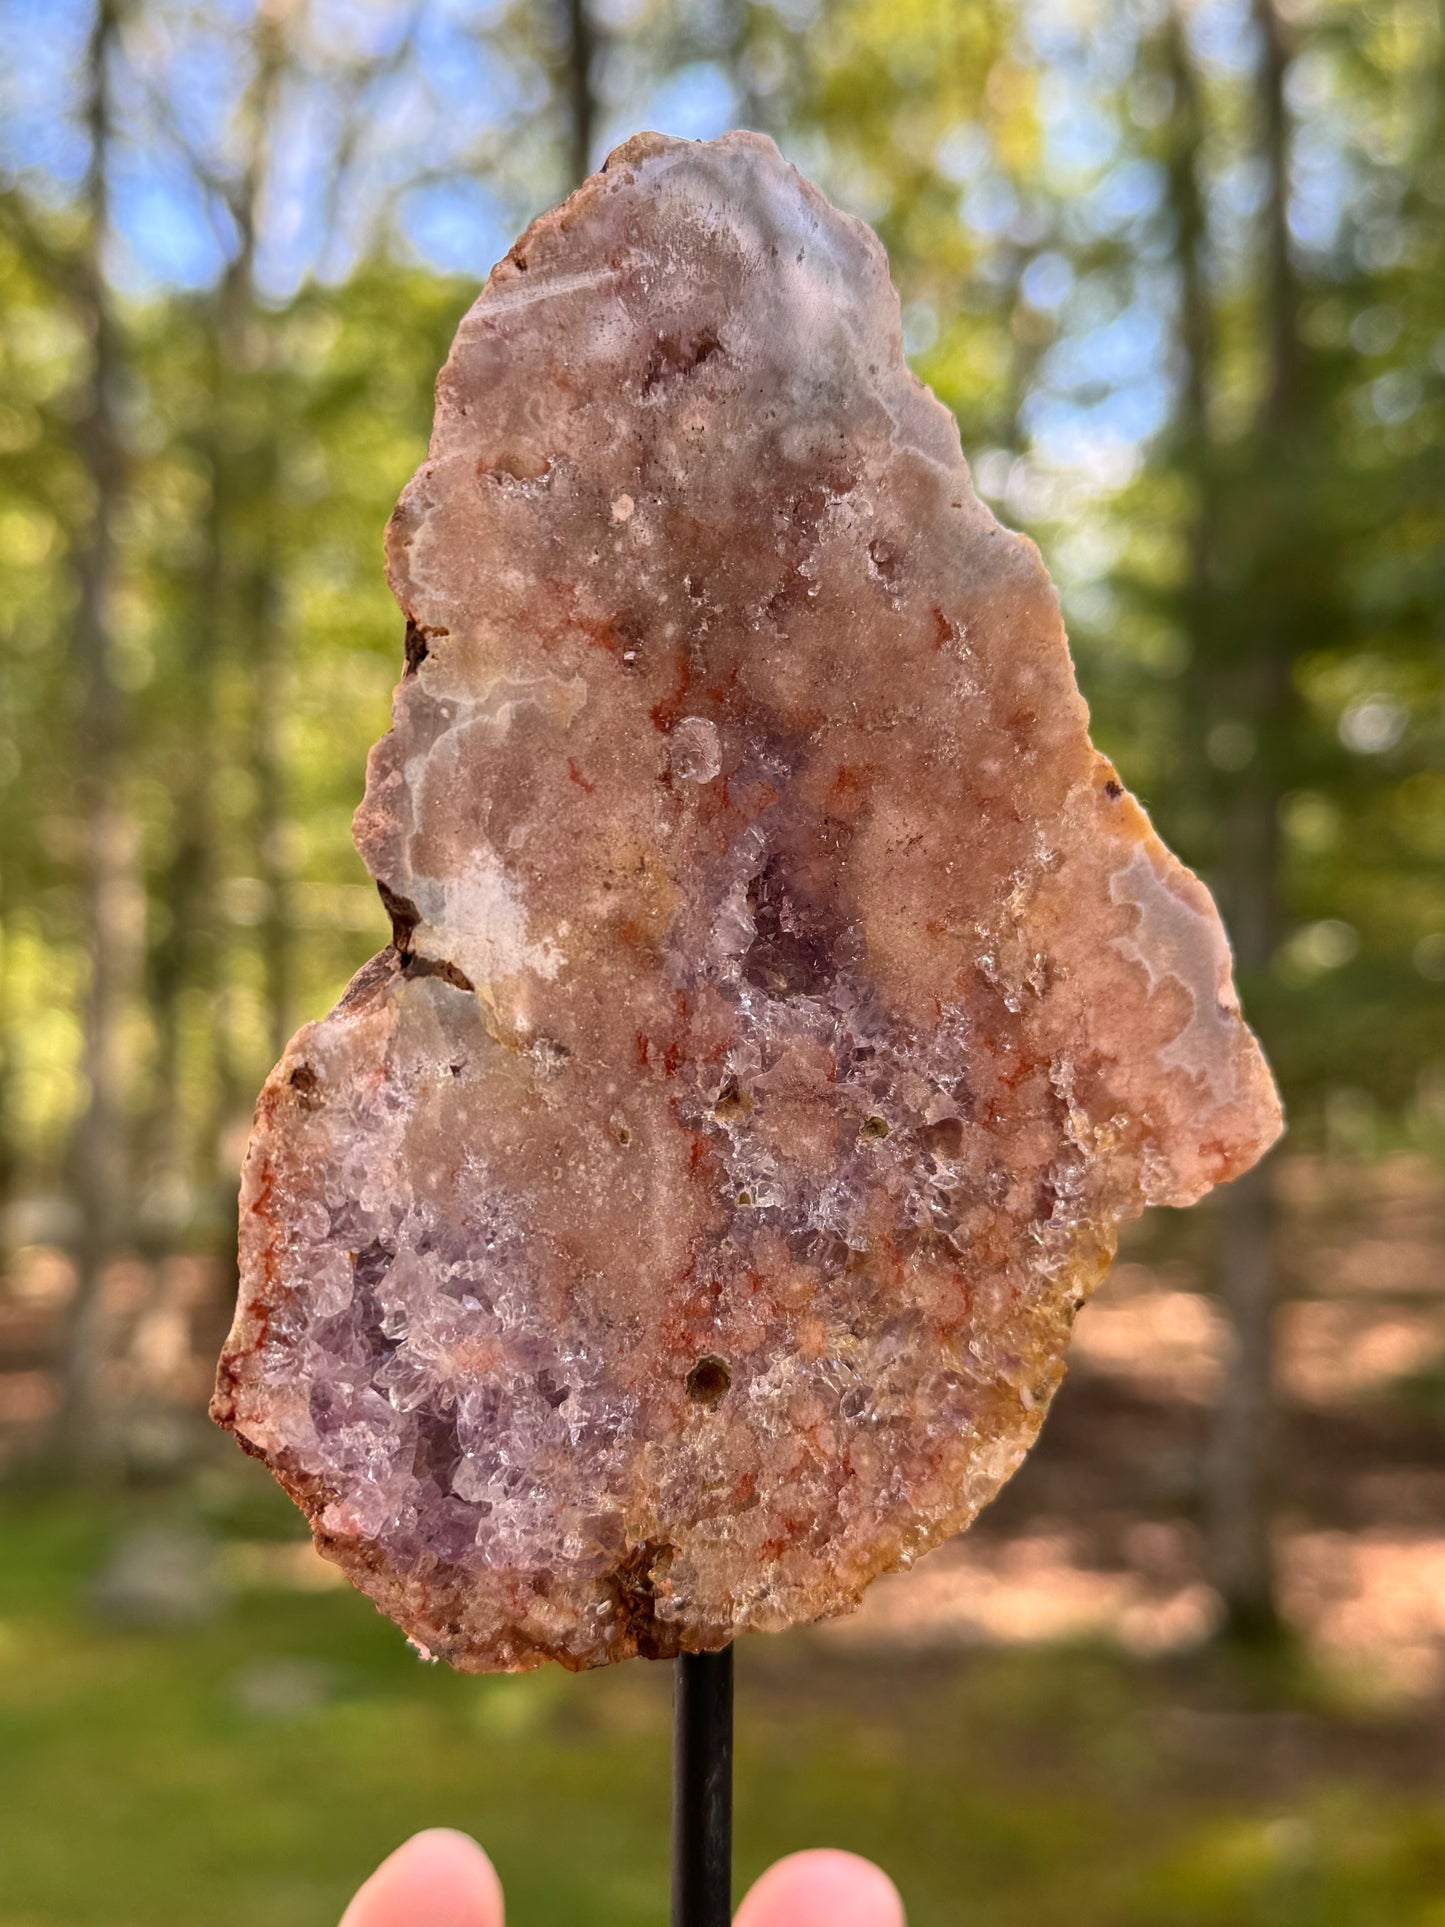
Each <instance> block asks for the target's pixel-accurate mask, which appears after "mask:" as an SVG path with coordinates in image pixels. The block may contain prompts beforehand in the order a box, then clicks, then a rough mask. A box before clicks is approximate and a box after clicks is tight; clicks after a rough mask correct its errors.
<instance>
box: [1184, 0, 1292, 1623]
mask: <svg viewBox="0 0 1445 1927" xmlns="http://www.w3.org/2000/svg"><path fill="white" fill-rule="evenodd" d="M1254 17H1255V23H1256V25H1257V27H1258V29H1259V33H1260V40H1261V46H1262V50H1263V51H1262V55H1261V60H1260V68H1259V116H1260V124H1261V146H1262V150H1263V158H1264V161H1265V166H1266V170H1267V178H1268V183H1269V189H1268V195H1267V199H1266V204H1265V210H1264V231H1263V235H1262V237H1261V238H1262V243H1263V248H1262V252H1263V261H1264V289H1263V307H1264V316H1265V347H1266V356H1267V366H1266V372H1265V383H1264V392H1263V395H1262V398H1261V403H1260V410H1259V419H1258V425H1257V430H1256V435H1255V443H1256V461H1257V463H1258V464H1259V466H1260V469H1261V470H1262V471H1269V472H1272V473H1273V474H1274V475H1276V476H1280V477H1282V476H1284V475H1285V474H1287V472H1288V470H1289V469H1290V467H1291V466H1292V465H1294V464H1295V463H1297V459H1298V449H1297V447H1296V437H1297V430H1298V425H1299V424H1298V413H1299V402H1300V365H1301V346H1300V335H1299V326H1298V312H1299V290H1298V286H1297V282H1296V276H1295V268H1294V263H1293V260H1292V258H1291V254H1290V243H1289V221H1288V210H1289V120H1288V110H1287V108H1286V104H1285V78H1286V73H1287V69H1288V53H1287V49H1286V46H1285V40H1284V33H1283V28H1282V24H1281V22H1280V19H1279V16H1278V15H1277V13H1276V11H1275V8H1274V5H1273V0H1254ZM1289 495H1290V490H1289V488H1288V486H1287V484H1286V485H1285V486H1280V487H1277V488H1276V490H1275V491H1272V499H1273V500H1277V501H1278V503H1279V508H1278V510H1277V511H1276V514H1277V517H1278V520H1277V522H1276V523H1275V524H1274V525H1273V526H1272V528H1271V530H1270V532H1269V535H1268V537H1267V539H1266V540H1265V542H1264V544H1263V548H1262V555H1261V559H1260V564H1259V567H1260V570H1261V572H1266V571H1267V572H1268V574H1269V576H1270V577H1271V578H1272V579H1273V580H1272V583H1271V586H1272V587H1274V588H1276V589H1277V585H1278V583H1279V581H1281V580H1285V579H1288V571H1287V569H1285V568H1281V567H1280V563H1281V561H1283V560H1284V559H1285V558H1284V555H1283V549H1284V547H1285V546H1286V545H1287V544H1288V543H1289V540H1290V535H1291V530H1290V526H1289ZM1260 579H1261V580H1264V579H1265V577H1264V574H1263V573H1261V578H1260ZM1256 607H1257V609H1258V610H1259V611H1260V613H1259V614H1256V615H1255V616H1254V618H1253V623H1252V624H1251V623H1250V620H1249V617H1250V611H1249V610H1248V609H1247V608H1246V609H1241V610H1240V611H1239V617H1240V619H1241V621H1242V624H1243V632H1244V633H1245V634H1246V635H1248V634H1249V633H1250V628H1251V627H1252V628H1253V634H1252V637H1251V641H1252V645H1253V646H1252V649H1251V651H1250V653H1248V654H1247V655H1246V657H1245V659H1244V660H1243V661H1241V662H1239V663H1238V664H1237V665H1236V666H1235V668H1234V671H1233V673H1232V675H1230V676H1229V677H1228V678H1227V679H1226V680H1227V687H1228V689H1229V693H1230V697H1231V698H1232V708H1233V712H1234V714H1235V715H1236V716H1238V717H1240V718H1245V719H1248V720H1249V722H1250V723H1251V724H1252V725H1253V727H1254V729H1255V731H1256V738H1257V747H1256V750H1255V753H1254V756H1253V758H1252V760H1251V761H1250V763H1249V764H1248V766H1247V767H1246V768H1245V769H1244V770H1243V771H1242V772H1240V773H1239V775H1238V776H1237V777H1236V778H1235V779H1234V780H1233V782H1232V783H1231V785H1230V789H1229V792H1228V795H1227V798H1226V800H1225V807H1224V810H1223V814H1222V828H1223V847H1222V850H1221V861H1220V866H1219V881H1220V888H1221V895H1222V897H1223V900H1224V910H1225V915H1226V918H1227V919H1228V922H1229V926H1230V930H1231V934H1232V936H1233V939H1234V947H1235V955H1236V958H1237V960H1238V965H1239V972H1240V976H1241V979H1242V981H1243V983H1244V984H1245V986H1246V990H1247V988H1248V985H1249V984H1250V982H1251V981H1255V982H1258V981H1260V980H1261V979H1262V978H1263V977H1264V975H1265V973H1266V972H1267V971H1268V970H1269V968H1270V966H1271V963H1272V961H1273V958H1274V956H1275V954H1276V952H1277V950H1278V947H1279V944H1280V942H1281V939H1282V938H1283V935H1284V929H1285V908H1284V879H1283V871H1282V848H1281V840H1280V833H1279V808H1280V794H1279V777H1278V749H1279V745H1280V743H1281V740H1282V738H1283V735H1284V732H1285V730H1286V728H1287V726H1288V720H1289V713H1290V709H1291V706H1292V679H1291V667H1292V635H1291V632H1290V631H1291V625H1290V620H1289V611H1288V609H1287V607H1286V606H1285V605H1284V603H1283V602H1282V601H1281V600H1279V599H1278V596H1277V594H1271V595H1269V596H1267V597H1263V598H1258V599H1257V602H1256ZM1216 1263H1217V1268H1218V1277H1217V1280H1216V1283H1217V1289H1218V1292H1219V1297H1220V1301H1221V1303H1222V1305H1223V1307H1224V1310H1225V1313H1226V1316H1227V1317H1228V1320H1229V1326H1230V1347H1229V1358H1228V1362H1227V1369H1226V1375H1225V1380H1224V1386H1223V1389H1222V1392H1221V1395H1220V1401H1219V1407H1218V1410H1217V1413H1216V1416H1215V1426H1214V1434H1213V1438H1212V1440H1211V1448H1210V1452H1209V1458H1208V1464H1207V1467H1206V1493H1205V1500H1206V1503H1205V1519H1206V1545H1207V1554H1208V1572H1209V1578H1210V1580H1211V1583H1212V1584H1213V1585H1214V1587H1215V1588H1216V1590H1217V1591H1218V1593H1219V1596H1220V1598H1221V1600H1222V1602H1223V1605H1224V1613H1225V1630H1226V1633H1228V1634H1230V1635H1233V1636H1235V1637H1239V1638H1243V1639H1251V1640H1260V1639H1270V1638H1273V1637H1276V1636H1278V1633H1279V1631H1280V1618H1279V1606H1278V1592H1277V1574H1276V1567H1275V1558H1274V1550H1273V1545H1272V1531H1271V1528H1272V1519H1273V1510H1274V1503H1273V1502H1274V1488H1275V1474H1276V1460H1277V1449H1278V1426H1277V1421H1276V1410H1275V1325H1276V1311H1277V1303H1278V1297H1279V1281H1278V1266H1277V1255H1276V1238H1275V1203H1274V1196H1273V1186H1272V1172H1271V1168H1270V1167H1269V1166H1268V1165H1265V1166H1263V1167H1261V1168H1259V1169H1256V1170H1254V1171H1252V1172H1250V1174H1249V1175H1248V1176H1247V1177H1245V1178H1242V1179H1239V1180H1238V1181H1237V1182H1236V1183H1234V1184H1232V1185H1230V1186H1228V1187H1227V1188H1226V1189H1225V1191H1224V1194H1223V1196H1222V1198H1221V1200H1220V1208H1219V1217H1218V1248H1217V1253H1216Z"/></svg>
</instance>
